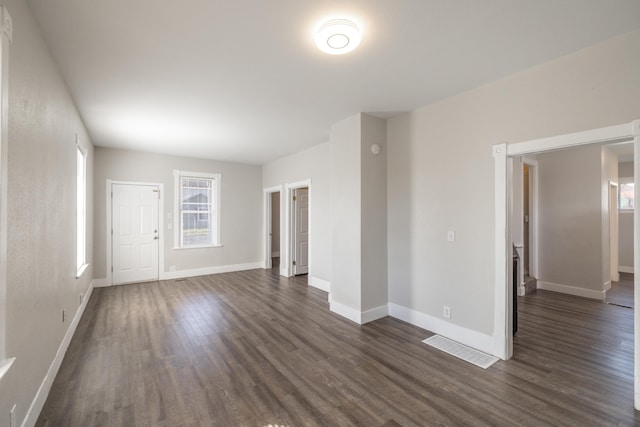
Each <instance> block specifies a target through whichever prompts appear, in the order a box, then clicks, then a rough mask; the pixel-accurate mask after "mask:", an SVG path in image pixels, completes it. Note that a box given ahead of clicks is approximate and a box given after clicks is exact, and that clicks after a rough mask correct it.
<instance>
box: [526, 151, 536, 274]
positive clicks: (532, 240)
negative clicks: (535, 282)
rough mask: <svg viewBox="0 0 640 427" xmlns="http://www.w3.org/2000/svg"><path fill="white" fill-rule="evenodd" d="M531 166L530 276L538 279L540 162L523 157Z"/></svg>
mask: <svg viewBox="0 0 640 427" xmlns="http://www.w3.org/2000/svg"><path fill="white" fill-rule="evenodd" d="M522 161H523V163H524V164H526V165H527V166H529V253H528V255H529V276H530V277H535V278H536V279H537V278H538V179H539V176H540V175H539V170H538V161H537V160H533V159H530V158H527V157H526V156H523V157H522Z"/></svg>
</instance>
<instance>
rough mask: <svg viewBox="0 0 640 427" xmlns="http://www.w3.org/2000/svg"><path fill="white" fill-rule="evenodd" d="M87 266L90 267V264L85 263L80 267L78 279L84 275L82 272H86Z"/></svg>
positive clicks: (77, 274)
mask: <svg viewBox="0 0 640 427" xmlns="http://www.w3.org/2000/svg"><path fill="white" fill-rule="evenodd" d="M87 267H89V264H83V265H82V267H80V268H79V269H78V271H77V273H76V279H79V278H81V277H82V273H84V272H85V270H86V269H87Z"/></svg>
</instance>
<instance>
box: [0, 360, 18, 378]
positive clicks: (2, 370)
mask: <svg viewBox="0 0 640 427" xmlns="http://www.w3.org/2000/svg"><path fill="white" fill-rule="evenodd" d="M15 360H16V358H15V357H12V358H11V359H4V360H0V380H2V377H4V375H5V374H6V373H7V372H9V368H11V365H12V364H13V362H14V361H15Z"/></svg>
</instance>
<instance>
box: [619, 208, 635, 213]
mask: <svg viewBox="0 0 640 427" xmlns="http://www.w3.org/2000/svg"><path fill="white" fill-rule="evenodd" d="M618 213H633V209H619V210H618Z"/></svg>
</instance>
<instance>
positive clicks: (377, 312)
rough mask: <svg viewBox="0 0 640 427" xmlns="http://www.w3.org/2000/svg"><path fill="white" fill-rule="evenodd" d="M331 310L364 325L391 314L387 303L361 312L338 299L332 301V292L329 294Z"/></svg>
mask: <svg viewBox="0 0 640 427" xmlns="http://www.w3.org/2000/svg"><path fill="white" fill-rule="evenodd" d="M329 310H331V311H333V312H334V313H336V314H339V315H340V316H342V317H346V318H347V319H349V320H351V321H352V322H355V323H357V324H358V325H364V324H365V323H369V322H373V321H374V320H378V319H382V318H383V317H386V316H388V315H389V307H388V306H387V305H386V304H385V305H381V306H380V307H376V308H372V309H370V310H366V311H362V312H361V311H358V310H356V309H355V308H351V307H349V306H346V305H344V304H341V303H339V302H337V301H332V300H331V294H329Z"/></svg>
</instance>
